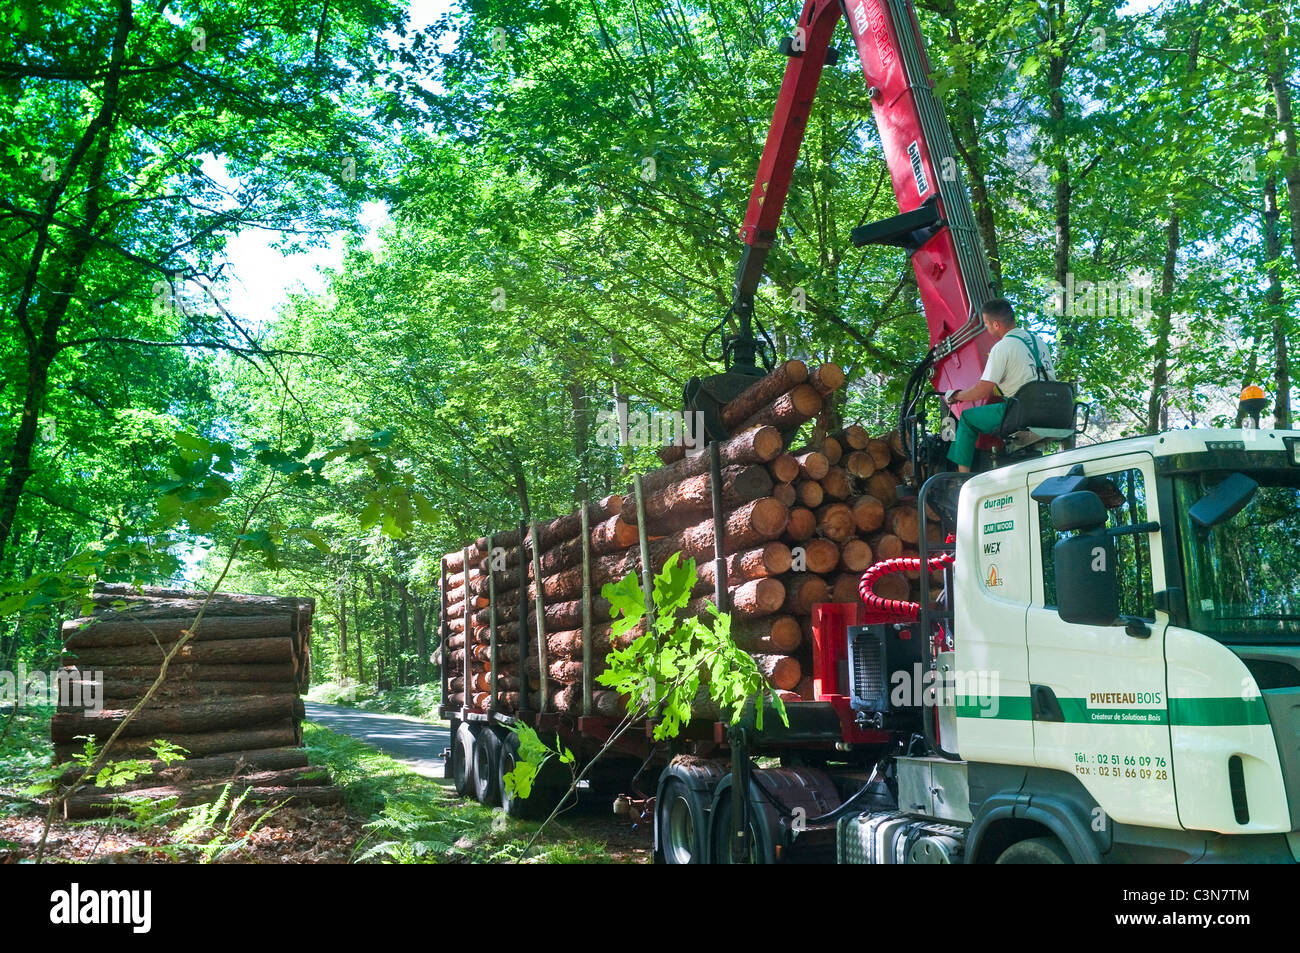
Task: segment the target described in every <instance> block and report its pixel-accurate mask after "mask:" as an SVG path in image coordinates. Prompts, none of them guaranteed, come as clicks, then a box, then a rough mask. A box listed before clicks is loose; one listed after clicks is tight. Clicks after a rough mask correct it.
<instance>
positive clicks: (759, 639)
mask: <svg viewBox="0 0 1300 953" xmlns="http://www.w3.org/2000/svg"><path fill="white" fill-rule="evenodd" d="M731 638H732V641H733V642H735V643H736V645H738V646H739V647H740V648H742V649H744V650H745V651H746V652H765V653H770V654H773V655H789V654H790V653H792V652H794V651H795V650H796V649H798V648H799V645H800V643H801V642H803V629H801V628H800V626H799V620H798V619H796V618H795V617H794V616H792V615H777V616H767V617H765V618H760V619H744V620H740V619H738V620H736V621H735V622H733V624H732V626H731Z"/></svg>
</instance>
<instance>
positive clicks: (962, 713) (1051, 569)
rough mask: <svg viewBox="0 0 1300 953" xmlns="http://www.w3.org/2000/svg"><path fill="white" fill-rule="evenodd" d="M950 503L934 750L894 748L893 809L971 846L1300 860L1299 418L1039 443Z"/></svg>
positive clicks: (984, 850)
mask: <svg viewBox="0 0 1300 953" xmlns="http://www.w3.org/2000/svg"><path fill="white" fill-rule="evenodd" d="M1067 493H1073V494H1076V496H1075V497H1074V498H1073V499H1071V500H1069V501H1065V502H1064V503H1062V502H1059V501H1062V500H1064V498H1065V496H1066V495H1067ZM1088 494H1092V496H1093V497H1095V499H1096V500H1097V501H1100V506H1099V507H1097V506H1096V504H1095V503H1094V501H1093V499H1092V498H1090V497H1089V496H1088ZM1079 502H1082V503H1085V504H1087V505H1088V506H1089V507H1094V508H1095V509H1094V513H1095V515H1094V516H1093V517H1091V518H1088V520H1087V523H1088V525H1086V526H1080V525H1079V524H1078V522H1077V518H1076V517H1075V516H1073V515H1072V512H1073V511H1071V510H1070V506H1071V505H1073V504H1078V503H1079ZM956 512H957V517H956V523H957V525H956V559H955V562H954V567H953V572H952V580H951V586H952V593H951V595H952V608H953V612H952V623H951V624H952V633H951V635H952V643H953V646H952V651H947V652H940V653H938V655H937V657H936V659H935V664H936V666H937V669H938V673H939V676H940V685H941V686H943V691H942V692H941V694H940V695H939V719H938V723H939V726H940V727H939V732H940V733H941V734H942V735H943V739H942V742H941V747H940V750H941V751H942V752H945V753H946V757H945V756H943V755H940V754H937V753H936V752H933V751H932V752H929V753H928V754H927V755H926V756H923V757H919V758H901V759H899V763H898V776H899V783H898V787H899V792H900V793H899V810H900V811H901V812H902V813H905V814H911V815H913V816H916V817H924V818H929V819H933V820H942V821H947V822H950V823H953V822H955V823H956V824H957V825H958V826H960V827H961V828H962V829H963V830H964V838H965V839H964V843H963V844H962V849H963V854H964V855H965V859H966V860H968V861H971V860H979V859H983V860H993V859H999V858H1000V857H1001V856H1002V855H1003V854H1005V853H1007V852H1008V851H1011V852H1012V853H1013V854H1014V853H1015V852H1014V851H1012V848H1013V847H1014V845H1015V844H1017V843H1021V842H1026V841H1037V842H1038V846H1039V847H1040V848H1043V847H1044V845H1046V847H1047V848H1050V849H1051V850H1052V851H1055V852H1056V853H1058V854H1060V853H1061V852H1062V849H1064V854H1065V857H1063V858H1062V859H1067V858H1068V859H1069V860H1072V861H1075V862H1081V861H1103V860H1108V861H1119V860H1129V861H1142V860H1147V861H1152V860H1182V861H1197V860H1216V859H1222V860H1246V859H1249V860H1274V861H1276V860H1285V861H1293V860H1296V859H1297V858H1300V832H1298V831H1300V549H1298V548H1297V545H1296V540H1297V539H1298V538H1300V432H1289V431H1261V430H1185V431H1175V432H1169V433H1164V434H1158V435H1154V436H1144V437H1136V438H1132V439H1126V440H1119V441H1115V442H1109V443H1102V444H1097V445H1094V446H1090V447H1084V448H1079V449H1074V450H1068V451H1063V452H1060V453H1056V454H1050V455H1047V456H1043V457H1040V458H1037V459H1033V460H1029V461H1026V462H1022V463H1018V464H1014V465H1011V466H1007V467H1003V468H1001V469H998V470H994V471H990V472H986V473H981V474H978V475H976V476H974V477H973V478H971V479H969V480H968V481H966V482H965V483H964V485H963V486H962V487H961V492H960V497H959V499H958V505H957V510H956ZM1063 514H1064V515H1063ZM1060 523H1064V525H1058V524H1060ZM1071 550H1076V551H1079V552H1081V553H1082V557H1083V558H1082V559H1079V558H1073V557H1071V556H1069V555H1068V553H1069V551H1071ZM1063 554H1064V555H1063ZM1107 602H1110V603H1111V605H1109V606H1107V605H1106V603H1107ZM1116 610H1117V611H1116ZM945 785H946V786H947V787H948V788H951V791H950V793H949V795H948V796H947V797H944V796H943V789H944V787H945ZM936 790H938V791H939V792H940V793H939V795H936V794H935V791H936ZM917 791H920V792H922V794H921V795H919V796H912V792H917ZM858 823H859V824H865V823H870V822H869V821H862V820H861V819H858ZM967 825H968V826H967ZM846 833H847V834H848V835H849V837H850V841H851V840H852V838H853V836H855V835H854V832H853V828H852V825H847V827H846V825H845V824H844V823H841V834H842V835H844V834H846ZM846 846H847V847H848V848H850V853H852V847H853V845H852V843H849V844H847V845H845V844H841V855H842V859H845V858H844V857H843V854H844V848H845V847H846ZM1022 853H1024V852H1022ZM1029 853H1032V852H1029ZM850 859H851V858H850ZM1012 859H1014V857H1013V858H1012ZM1026 859H1031V858H1029V857H1028V855H1026ZM1036 859H1044V857H1043V854H1042V852H1041V851H1040V852H1039V854H1038V855H1037V857H1036Z"/></svg>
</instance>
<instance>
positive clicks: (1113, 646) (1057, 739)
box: [1026, 453, 1179, 828]
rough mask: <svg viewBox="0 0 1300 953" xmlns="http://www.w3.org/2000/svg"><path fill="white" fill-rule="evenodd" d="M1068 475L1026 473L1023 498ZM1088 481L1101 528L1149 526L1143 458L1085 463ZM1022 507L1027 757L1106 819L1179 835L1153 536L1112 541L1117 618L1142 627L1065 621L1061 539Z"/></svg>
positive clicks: (1150, 497) (1042, 515) (1149, 478)
mask: <svg viewBox="0 0 1300 953" xmlns="http://www.w3.org/2000/svg"><path fill="white" fill-rule="evenodd" d="M1068 470H1069V468H1068V467H1054V468H1050V469H1043V470H1041V471H1036V472H1034V473H1031V474H1030V475H1029V488H1030V490H1031V492H1032V491H1033V489H1034V488H1035V487H1037V486H1038V484H1040V483H1042V482H1043V480H1045V479H1047V478H1048V477H1051V476H1062V475H1065V474H1066V472H1067V471H1068ZM1084 474H1085V475H1086V476H1087V477H1088V484H1087V486H1086V487H1085V488H1086V489H1090V490H1092V491H1094V492H1096V493H1097V494H1098V496H1100V497H1101V499H1102V502H1103V503H1104V504H1105V506H1106V508H1107V512H1108V514H1109V518H1108V520H1107V527H1108V528H1112V529H1113V528H1117V527H1121V526H1131V525H1135V524H1138V523H1144V522H1147V521H1148V520H1153V519H1156V516H1157V514H1158V512H1159V510H1158V508H1157V506H1156V500H1155V492H1156V490H1155V488H1156V482H1155V472H1154V468H1153V464H1152V458H1151V455H1150V454H1148V453H1134V454H1127V455H1124V456H1121V457H1108V458H1105V459H1100V460H1095V461H1092V462H1090V463H1086V464H1085V465H1084ZM1030 510H1031V520H1032V523H1033V529H1034V530H1035V533H1036V540H1037V544H1038V545H1036V546H1034V547H1033V549H1034V554H1033V572H1032V577H1033V582H1032V586H1033V590H1032V597H1031V601H1030V606H1029V612H1028V616H1027V620H1026V622H1027V625H1026V629H1027V635H1026V638H1027V642H1028V646H1029V682H1030V698H1031V708H1032V711H1031V717H1032V719H1033V725H1034V758H1035V761H1036V763H1037V764H1038V765H1039V766H1040V767H1043V768H1051V769H1054V770H1057V771H1065V772H1068V773H1070V774H1073V775H1074V776H1075V777H1077V778H1078V779H1079V780H1080V781H1081V782H1082V783H1083V785H1084V786H1085V787H1086V788H1087V789H1088V791H1089V792H1090V793H1091V794H1092V796H1093V797H1094V798H1095V799H1096V801H1097V803H1098V804H1099V805H1100V806H1101V808H1102V810H1104V811H1105V812H1106V814H1107V815H1108V816H1109V818H1110V820H1114V821H1120V822H1122V823H1129V824H1146V825H1151V826H1157V827H1168V828H1177V827H1178V826H1179V825H1178V815H1177V811H1176V808H1175V803H1174V786H1173V765H1172V755H1171V751H1170V735H1169V703H1168V688H1167V685H1166V680H1165V660H1164V654H1165V653H1164V640H1165V631H1164V630H1165V620H1161V621H1157V618H1156V611H1155V608H1154V606H1153V601H1154V593H1155V592H1157V591H1159V590H1160V589H1163V588H1164V560H1163V557H1162V551H1161V547H1160V545H1159V544H1158V542H1157V541H1156V540H1153V536H1155V535H1156V534H1150V533H1144V534H1141V535H1134V536H1120V537H1118V539H1117V540H1116V544H1117V545H1116V556H1117V560H1118V569H1119V579H1120V593H1121V596H1120V611H1121V612H1122V613H1123V614H1124V615H1125V616H1131V617H1133V618H1134V619H1136V620H1141V622H1140V623H1135V624H1133V625H1130V626H1128V627H1126V626H1123V625H1119V626H1106V627H1094V626H1088V625H1072V624H1069V623H1066V622H1063V621H1062V620H1061V618H1060V616H1059V615H1058V614H1057V612H1056V608H1055V606H1056V578H1055V570H1054V565H1053V558H1052V550H1053V547H1054V546H1055V544H1056V541H1057V540H1058V539H1059V538H1061V536H1060V535H1058V534H1057V532H1056V530H1055V527H1053V525H1052V518H1051V511H1050V508H1049V507H1048V506H1047V505H1046V504H1040V503H1031V506H1030ZM1167 530H1168V531H1169V532H1172V531H1173V527H1167ZM1157 539H1158V537H1157ZM1153 542H1155V545H1153ZM1162 615H1163V613H1162ZM1147 633H1149V634H1147Z"/></svg>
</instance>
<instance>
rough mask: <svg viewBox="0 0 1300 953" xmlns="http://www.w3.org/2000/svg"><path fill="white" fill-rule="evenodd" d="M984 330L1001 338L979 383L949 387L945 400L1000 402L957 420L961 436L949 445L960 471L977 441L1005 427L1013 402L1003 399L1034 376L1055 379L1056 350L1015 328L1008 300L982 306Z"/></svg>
mask: <svg viewBox="0 0 1300 953" xmlns="http://www.w3.org/2000/svg"><path fill="white" fill-rule="evenodd" d="M980 313H981V316H982V317H983V318H984V329H985V330H986V331H988V333H989V334H990V335H992V337H993V339H994V340H995V341H996V342H997V343H996V344H994V345H993V347H992V349H990V350H989V358H988V361H987V362H986V363H985V365H984V373H983V374H982V375H981V376H980V380H979V383H978V384H976V385H975V386H974V387H969V388H967V389H966V390H950V391H948V392H947V393H946V394H944V395H943V399H944V400H945V401H946V402H947V403H948V404H949V405H950V406H951V405H952V404H955V403H965V402H968V401H980V400H987V399H989V398H992V397H997V398H999V400H997V401H995V402H994V403H991V404H984V405H982V406H980V407H969V408H967V409H966V410H965V411H963V412H962V415H961V417H960V418H958V420H957V436H956V439H954V440H953V442H952V446H951V447H950V448H949V449H948V459H949V460H951V461H952V462H953V463H955V464H957V470H958V471H959V472H961V473H970V468H971V465H972V464H973V463H974V462H975V441H976V440H977V439H978V437H979V435H980V434H989V433H993V432H994V431H996V430H997V429H998V428H999V427H1000V426H1001V425H1002V418H1003V417H1004V416H1005V415H1006V412H1007V407H1008V406H1009V405H1008V404H1007V403H1006V402H1005V400H1003V398H1007V397H1014V396H1015V395H1016V392H1017V391H1018V390H1020V388H1022V387H1024V386H1025V385H1026V384H1028V383H1029V382H1030V381H1034V380H1049V381H1051V380H1056V372H1055V368H1054V367H1053V366H1052V353H1051V351H1049V350H1048V349H1047V345H1045V344H1044V343H1043V342H1042V341H1041V340H1039V338H1038V337H1037V335H1035V334H1033V333H1032V332H1030V331H1027V330H1025V329H1024V328H1018V327H1016V315H1015V312H1014V311H1012V310H1011V302H1009V301H1007V299H1006V298H992V299H990V300H989V301H987V302H986V303H985V304H984V307H983V308H981V309H980Z"/></svg>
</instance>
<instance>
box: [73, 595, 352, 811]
mask: <svg viewBox="0 0 1300 953" xmlns="http://www.w3.org/2000/svg"><path fill="white" fill-rule="evenodd" d="M205 598H206V594H205V593H199V592H192V591H188V590H179V589H146V590H143V591H141V590H137V589H133V588H129V587H125V586H102V587H100V588H98V589H97V590H96V591H95V593H94V595H93V609H92V612H91V615H90V616H88V617H85V618H79V619H71V620H69V621H67V622H65V623H64V624H63V645H64V658H63V663H64V666H65V669H66V670H67V671H68V672H69V674H70V675H72V676H74V679H73V682H74V684H76V685H77V686H79V687H81V688H83V689H86V690H83V691H82V692H81V693H80V697H79V698H78V696H77V695H76V694H73V695H72V697H71V698H70V699H66V700H68V701H79V702H80V704H76V705H71V704H66V705H61V706H60V708H59V709H58V711H57V712H56V713H55V715H54V716H53V718H52V720H51V723H50V735H51V740H52V741H53V743H54V755H55V761H56V763H57V762H66V761H68V760H70V759H71V758H72V757H73V756H74V755H76V754H78V753H80V752H81V751H82V750H83V743H84V742H83V740H82V739H81V738H80V737H79V736H91V737H93V738H94V739H95V741H96V743H97V744H99V745H101V746H102V745H103V743H104V742H105V741H107V740H108V738H109V736H111V735H112V734H113V732H114V731H115V730H116V729H117V727H118V726H119V725H120V724H121V723H122V722H123V720H124V719H125V717H126V715H127V714H128V713H129V712H130V711H131V710H132V709H134V708H135V707H136V705H138V704H139V702H140V701H141V700H142V699H143V698H144V696H145V694H146V692H147V691H148V690H149V688H150V686H151V685H152V684H153V683H154V681H155V679H156V678H157V676H158V673H159V669H160V666H161V663H162V661H163V657H164V656H165V655H166V654H167V653H168V652H169V651H171V649H172V648H173V647H174V646H175V644H176V642H177V641H178V640H179V639H180V638H181V636H182V634H183V633H184V632H185V631H187V630H189V629H190V628H191V627H192V626H193V625H194V620H195V617H196V616H197V615H198V613H199V610H200V608H202V607H203V606H204V600H205ZM314 609H315V601H314V600H312V599H296V598H281V597H275V596H249V595H239V594H235V593H217V594H216V595H215V596H213V598H212V599H211V600H210V601H208V603H207V605H206V608H204V610H203V618H202V620H201V621H200V623H199V625H198V627H197V629H195V630H194V635H193V638H192V639H191V640H190V641H189V642H188V643H187V644H186V645H185V646H184V647H182V648H181V650H180V652H179V653H178V654H177V655H176V656H175V657H174V658H173V659H172V661H171V663H170V665H169V666H168V669H167V677H166V678H165V679H164V681H163V682H162V684H161V685H160V686H159V688H158V690H157V691H156V692H155V694H154V695H153V697H152V698H151V699H150V700H149V703H148V704H147V705H146V706H145V707H144V708H143V709H142V710H141V711H140V712H139V713H138V714H137V715H136V716H135V718H134V719H132V720H131V721H130V722H129V723H128V724H127V725H126V728H125V730H124V732H123V734H122V735H121V736H120V737H119V738H118V740H117V741H116V742H115V743H114V745H113V749H112V751H111V752H110V753H109V758H110V759H112V760H116V759H121V758H142V757H143V758H148V757H149V756H150V750H151V746H152V745H153V744H154V742H155V740H156V739H162V740H166V741H169V742H171V743H172V744H174V745H177V746H179V747H181V748H184V749H186V751H187V752H188V754H187V755H186V757H185V760H183V761H179V762H175V763H174V764H172V765H170V766H168V765H165V764H162V763H161V762H151V764H150V769H149V771H147V772H145V773H144V774H142V775H140V776H139V777H137V778H136V779H135V781H133V782H132V783H131V784H129V785H127V786H125V787H116V788H113V789H111V790H109V791H105V790H102V789H97V788H93V787H86V788H82V789H80V790H79V791H77V792H75V793H74V794H73V795H72V796H71V797H70V798H68V800H67V802H66V803H65V814H66V815H67V816H68V817H88V816H93V815H95V814H97V813H102V812H103V811H104V810H106V809H107V808H108V804H109V802H110V801H112V799H113V798H115V797H119V796H122V795H129V796H131V797H136V796H140V797H147V798H167V797H175V798H177V799H178V800H179V802H180V803H182V804H192V803H201V802H203V801H206V800H211V799H212V798H215V797H216V796H218V795H219V794H220V793H221V791H222V790H223V789H224V787H225V785H226V784H227V783H230V782H234V783H235V785H236V788H235V789H234V793H236V794H238V793H240V792H243V791H249V795H248V797H249V799H250V800H253V801H258V802H264V803H275V802H281V801H284V800H289V799H292V800H293V802H294V803H305V804H332V803H338V802H339V800H340V799H341V790H340V789H339V788H336V787H334V786H332V785H331V784H330V782H329V778H328V774H327V773H326V772H324V771H322V770H321V769H319V768H311V767H309V766H308V763H307V756H306V752H305V751H304V750H303V749H302V748H301V747H299V746H300V745H301V744H302V719H303V703H302V699H301V698H300V697H299V695H300V694H301V693H302V692H304V691H306V689H307V685H308V682H309V680H310V677H311V619H312V613H313V612H314ZM92 679H94V680H95V682H96V685H97V687H98V691H97V692H96V693H95V695H92V694H91V693H90V692H89V690H88V689H89V685H88V683H89V681H90V680H92ZM96 701H97V702H98V704H97V705H96V704H95V702H96ZM96 709H98V710H96ZM79 776H80V770H79V769H75V768H70V769H69V770H68V771H67V772H65V776H64V777H63V779H62V780H64V782H65V783H71V782H72V781H74V780H76V779H77V778H78V777H79Z"/></svg>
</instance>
